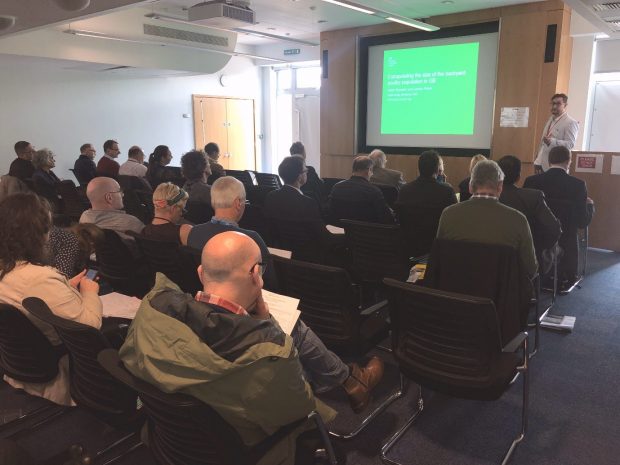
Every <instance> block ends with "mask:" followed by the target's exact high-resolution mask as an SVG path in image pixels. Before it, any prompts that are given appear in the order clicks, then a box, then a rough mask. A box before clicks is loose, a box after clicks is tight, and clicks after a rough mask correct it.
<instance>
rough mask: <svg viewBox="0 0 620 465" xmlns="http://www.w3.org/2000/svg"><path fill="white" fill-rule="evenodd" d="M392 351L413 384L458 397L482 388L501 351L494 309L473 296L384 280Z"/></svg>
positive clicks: (489, 301)
mask: <svg viewBox="0 0 620 465" xmlns="http://www.w3.org/2000/svg"><path fill="white" fill-rule="evenodd" d="M385 285H386V287H387V292H388V301H389V309H390V320H391V327H392V348H393V350H394V356H395V357H396V360H397V362H398V364H399V366H400V369H401V371H402V372H403V374H405V375H406V376H407V377H408V378H410V379H412V380H413V381H414V382H416V383H419V384H421V385H423V386H425V387H429V388H431V389H433V390H436V391H438V392H443V393H444V394H448V395H451V396H456V397H466V398H467V397H468V396H461V395H460V394H462V392H461V391H460V389H459V387H460V386H461V385H462V384H463V383H467V384H468V385H472V384H473V385H475V384H476V381H478V380H479V381H480V384H483V383H484V382H485V381H486V382H488V380H489V377H490V376H492V369H493V362H494V361H495V360H496V359H497V358H498V357H499V355H500V354H501V350H502V344H501V338H500V332H499V325H498V321H497V315H496V312H495V306H494V304H493V301H492V300H491V299H486V298H480V297H473V296H469V295H464V294H457V293H452V292H446V291H439V290H436V289H429V288H426V287H423V286H418V285H415V284H410V283H402V282H399V281H396V280H393V279H386V280H385Z"/></svg>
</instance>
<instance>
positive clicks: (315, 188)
mask: <svg viewBox="0 0 620 465" xmlns="http://www.w3.org/2000/svg"><path fill="white" fill-rule="evenodd" d="M289 153H290V154H291V156H292V157H294V156H298V157H301V158H303V159H304V162H305V161H306V147H304V144H302V143H301V142H299V141H297V142H293V144H292V145H291V148H289ZM306 169H307V170H308V172H307V173H306V183H305V184H303V185H302V186H301V191H302V192H303V193H304V194H305V195H307V196H308V197H311V198H313V199H314V200H316V201H317V203H318V204H319V207H320V208H321V210H325V208H326V203H327V199H326V197H325V195H324V193H323V180H322V179H321V178H320V177H319V175H318V174H317V172H316V170H315V169H314V168H313V167H312V166H307V165H306Z"/></svg>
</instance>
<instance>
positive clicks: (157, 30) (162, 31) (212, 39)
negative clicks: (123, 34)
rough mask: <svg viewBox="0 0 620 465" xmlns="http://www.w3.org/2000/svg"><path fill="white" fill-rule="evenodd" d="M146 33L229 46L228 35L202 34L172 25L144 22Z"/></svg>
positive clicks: (205, 43)
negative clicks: (165, 25) (172, 26)
mask: <svg viewBox="0 0 620 465" xmlns="http://www.w3.org/2000/svg"><path fill="white" fill-rule="evenodd" d="M144 33H145V34H147V35H151V36H157V37H166V38H168V39H176V40H183V41H185V42H194V43H199V44H204V45H216V46H218V47H228V37H220V36H214V35H211V34H201V33H199V32H191V31H184V30H182V29H173V28H171V27H164V26H155V25H153V24H144Z"/></svg>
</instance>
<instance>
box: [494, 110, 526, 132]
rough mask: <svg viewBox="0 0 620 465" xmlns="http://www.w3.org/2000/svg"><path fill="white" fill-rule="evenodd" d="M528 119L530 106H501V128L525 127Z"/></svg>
mask: <svg viewBox="0 0 620 465" xmlns="http://www.w3.org/2000/svg"><path fill="white" fill-rule="evenodd" d="M529 119H530V107H502V110H501V113H500V117H499V126H500V127H501V128H526V127H527V125H528V123H529Z"/></svg>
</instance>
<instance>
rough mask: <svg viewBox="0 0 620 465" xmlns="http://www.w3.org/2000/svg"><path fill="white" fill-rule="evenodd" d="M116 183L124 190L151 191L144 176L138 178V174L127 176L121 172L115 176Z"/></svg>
mask: <svg viewBox="0 0 620 465" xmlns="http://www.w3.org/2000/svg"><path fill="white" fill-rule="evenodd" d="M117 181H118V184H119V185H120V186H121V189H122V190H123V191H124V192H127V191H144V192H148V193H151V194H152V193H153V188H152V187H151V185H150V184H149V182H148V181H147V180H146V178H140V177H138V176H128V175H125V174H121V175H119V176H118V178H117Z"/></svg>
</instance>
